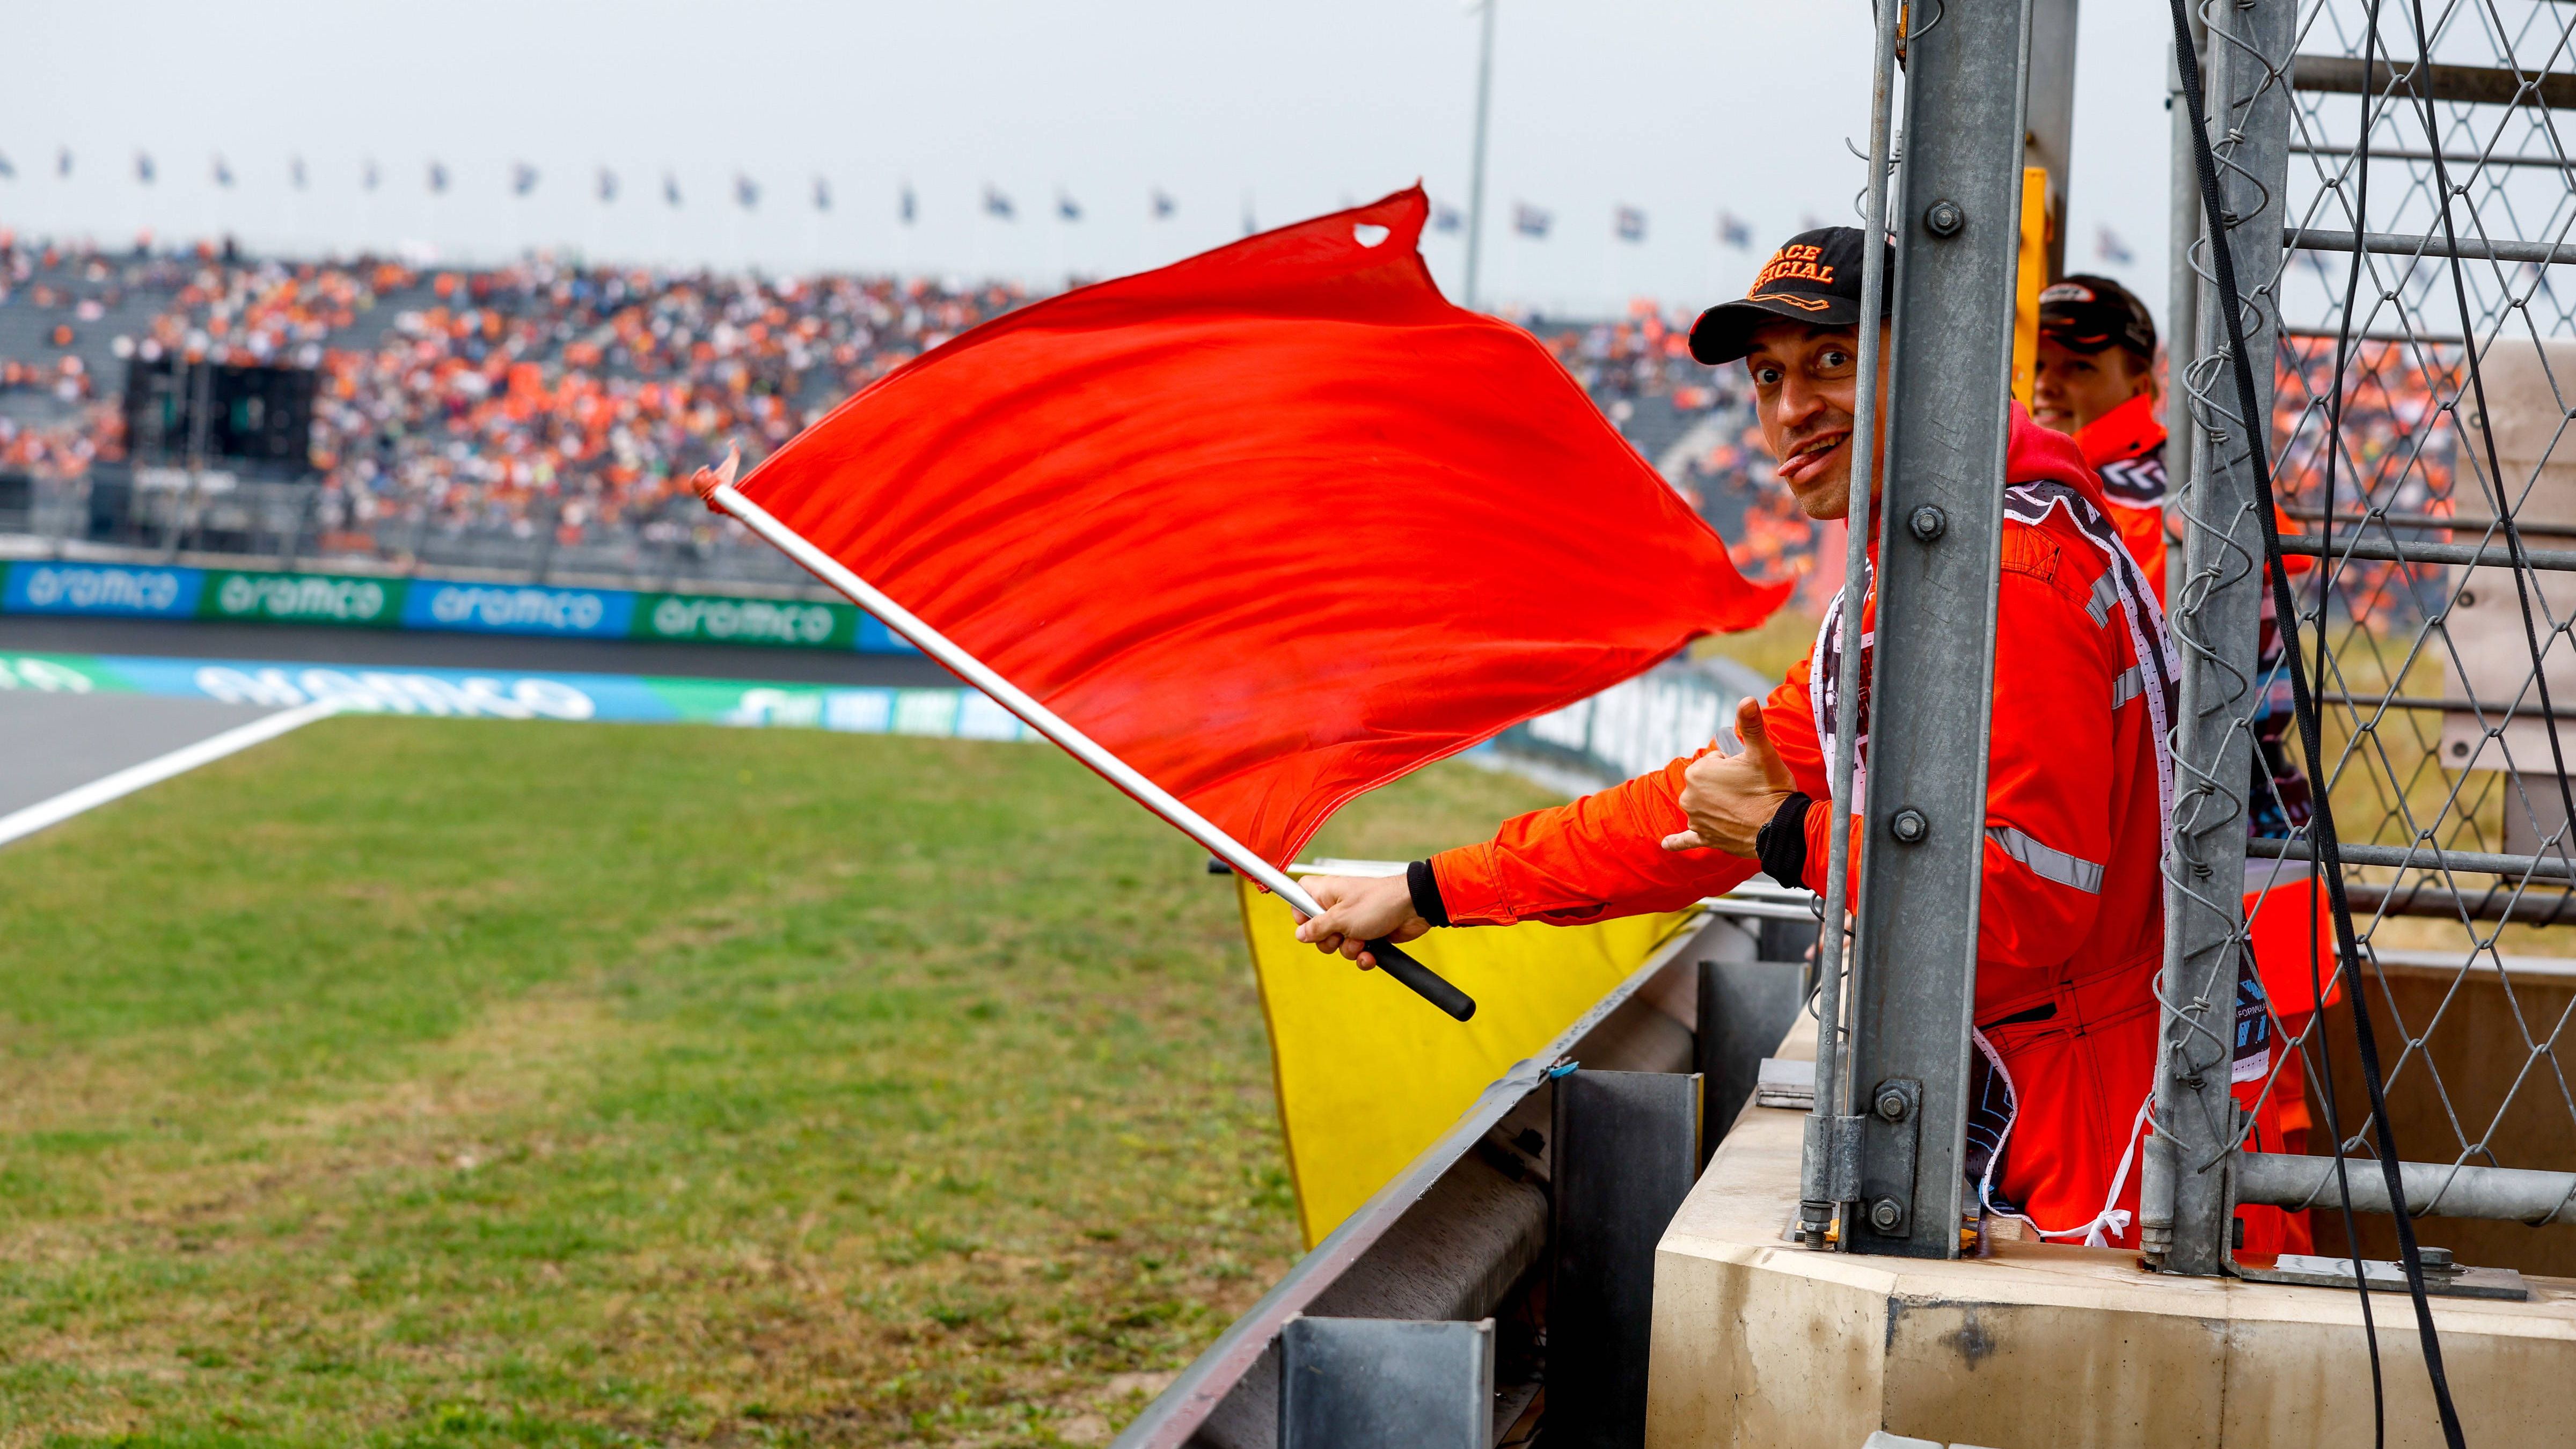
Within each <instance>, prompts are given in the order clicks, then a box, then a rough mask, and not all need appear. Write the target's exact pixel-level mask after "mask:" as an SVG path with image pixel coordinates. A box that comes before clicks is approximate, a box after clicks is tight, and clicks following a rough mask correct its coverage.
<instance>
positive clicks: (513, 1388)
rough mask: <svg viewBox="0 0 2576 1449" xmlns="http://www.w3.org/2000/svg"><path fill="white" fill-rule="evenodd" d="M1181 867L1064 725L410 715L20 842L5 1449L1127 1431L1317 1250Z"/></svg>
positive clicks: (1397, 998)
mask: <svg viewBox="0 0 2576 1449" xmlns="http://www.w3.org/2000/svg"><path fill="white" fill-rule="evenodd" d="M1545 801H1546V797H1544V796H1543V795H1541V794H1540V793H1539V792H1537V791H1536V790H1534V789H1533V788H1532V787H1529V786H1527V785H1524V784H1521V783H1519V782H1517V781H1513V780H1510V779H1507V778H1503V777H1499V776H1495V775H1491V774H1487V773H1484V772H1481V771H1478V770H1475V769H1472V768H1470V767H1467V766H1463V765H1457V764H1449V765H1442V766H1437V767H1434V768H1433V769H1431V770H1428V771H1425V772H1423V773H1422V774H1420V775H1417V776H1415V777H1414V778H1412V779H1410V780H1407V781H1405V782H1403V783H1401V784H1399V785H1397V786H1394V787H1392V788H1390V789H1388V790H1385V791H1381V792H1378V793H1377V794H1376V795H1374V796H1372V797H1371V798H1369V799H1368V800H1364V801H1362V802H1361V803H1360V804H1358V805H1356V806H1354V807H1353V808H1352V809H1351V810H1349V811H1346V812H1344V816H1343V818H1342V819H1340V820H1337V821H1336V822H1335V823H1334V825H1333V827H1332V828H1331V829H1330V830H1329V831H1328V832H1327V834H1326V836H1325V837H1324V838H1323V839H1322V840H1319V841H1318V842H1317V846H1316V849H1317V850H1318V851H1319V852H1324V853H1332V854H1342V855H1380V856H1386V855H1405V854H1412V853H1418V852H1420V851H1421V850H1424V849H1427V848H1430V847H1432V846H1436V845H1439V844H1444V843H1452V842H1455V841H1457V840H1461V839H1465V838H1470V837H1472V836H1475V835H1478V834H1481V833H1484V832H1486V831H1490V829H1491V828H1492V826H1493V823H1494V822H1495V821H1496V820H1497V819H1499V818H1501V817H1502V816H1504V815H1507V814H1510V813H1513V812H1515V811H1518V810H1523V809H1528V808H1532V807H1534V806H1536V805H1539V804H1543V803H1545ZM1203 860H1204V857H1203V855H1202V854H1201V853H1200V852H1199V851H1198V850H1196V849H1195V848H1194V847H1192V846H1191V845H1190V844H1189V843H1188V842H1187V841H1186V840H1184V839H1183V838H1182V837H1180V836H1179V835H1178V834H1176V833H1174V832H1173V831H1171V830H1170V829H1169V828H1168V827H1166V826H1164V825H1162V824H1161V823H1159V822H1157V821H1155V820H1153V819H1151V818H1150V817H1148V816H1146V815H1145V814H1144V813H1143V812H1142V811H1140V810H1138V809H1137V808H1136V807H1135V806H1133V805H1132V804H1130V803H1128V802H1127V801H1126V800H1125V799H1124V798H1123V797H1120V796H1119V795H1117V794H1116V793H1115V792H1113V791H1112V790H1110V789H1109V787H1107V786H1106V785H1104V784H1102V783H1101V782H1100V781H1099V780H1097V779H1096V778H1094V777H1093V776H1091V775H1090V774H1089V773H1088V772H1086V771H1084V770H1083V769H1082V768H1081V767H1079V766H1078V765H1075V764H1073V763H1072V762H1071V761H1069V760H1067V759H1065V758H1064V757H1062V756H1061V755H1059V754H1057V753H1056V752H1055V751H1053V750H1049V749H1046V748H1043V747H1039V746H1033V745H1026V744H977V743H969V742H959V741H949V740H923V739H903V738H883V737H853V736H843V735H830V734H822V733H809V732H801V731H752V730H716V729H706V728H694V727H674V726H615V725H561V724H503V723H492V722H479V721H443V720H422V719H388V718H343V719H335V720H329V721H325V722H323V723H320V724H317V725H314V726H311V727H308V728H306V729H304V730H302V731H300V732H298V733H296V734H294V735H291V736H288V737H286V738H284V739H282V740H279V741H276V742H273V743H270V744H268V745H265V746H262V747H261V748H259V749H258V750H255V751H252V752H250V753H247V754H244V755H239V756H235V757H233V758H231V759H227V760H224V761H221V762H219V763H217V764H215V765H212V766H209V767H206V768H205V769H202V770H199V771H197V772H195V773H193V774H190V775H187V776H183V777H181V778H180V779H177V780H175V781H172V782H170V783H167V784H164V785H160V786H157V787H155V788H154V789H152V790H150V791H147V792H145V793H143V794H141V795H138V796H135V797H132V798H129V799H126V800H124V801H120V802H118V803H116V804H114V805H111V806H109V807H106V808H104V809H102V810H99V811H97V812H94V813H92V814H90V815H87V816H83V817H81V818H79V819H77V820H74V821H72V822H70V823H68V824H66V825H63V826H60V827H57V828H55V829H53V830H51V831H48V832H46V833H44V834H42V835H40V836H36V837H32V838H30V839H27V840H25V841H21V842H19V843H18V844H16V845H13V846H10V847H8V848H7V849H5V850H0V1445H5V1446H17V1445H57V1444H131V1445H172V1446H182V1445H184V1446H218V1445H223V1446H229V1445H265V1444H291V1445H325V1444H328V1445H339V1444H364V1445H388V1446H391V1445H415V1444H418V1445H429V1444H442V1445H443V1444H462V1445H484V1444H494V1445H498V1444H546V1445H552V1444H571V1445H590V1444H630V1443H633V1444H643V1443H651V1444H669V1443H719V1444H764V1443H779V1444H853V1445H868V1444H897V1443H906V1444H908V1443H934V1444H936V1443H974V1444H996V1445H998V1444H1053V1443H1082V1442H1097V1441H1099V1440H1101V1439H1104V1438H1106V1437H1107V1435H1108V1434H1109V1433H1110V1432H1112V1431H1113V1430H1114V1429H1115V1428H1116V1427H1118V1426H1119V1425H1120V1424H1123V1423H1124V1422H1125V1420H1126V1419H1127V1418H1129V1417H1131V1416H1132V1415H1133V1414H1134V1413H1135V1412H1136V1411H1137V1410H1138V1409H1139V1408H1141V1407H1142V1406H1143V1404H1144V1403H1145V1402H1146V1400H1147V1399H1148V1398H1150V1397H1151V1394H1152V1392H1154V1391H1155V1390H1156V1389H1158V1388H1159V1386H1160V1384H1161V1383H1162V1382H1164V1381H1166V1380H1167V1379H1168V1376H1169V1374H1170V1372H1171V1370H1173V1369H1175V1368H1177V1367H1179V1366H1180V1365H1182V1364H1184V1363H1186V1362H1188V1360H1189V1358H1190V1357H1191V1356H1192V1355H1193V1354H1194V1353H1196V1352H1197V1351H1198V1349H1199V1348H1201V1347H1202V1346H1204V1345H1205V1344H1206V1343H1207V1342H1208V1341H1209V1340H1210V1339H1211V1338H1213V1337H1214V1336H1215V1334H1216V1333H1217V1332H1218V1331H1219V1330H1220V1329H1222V1328H1223V1326H1224V1325H1225V1323H1226V1322H1227V1321H1228V1320H1229V1319H1231V1318H1232V1317H1233V1316H1234V1315H1235V1314H1236V1313H1237V1312H1239V1311H1241V1309H1242V1308H1244V1307H1245V1306H1247V1305H1248V1304H1249V1303H1250V1302H1251V1301H1252V1300H1253V1299H1254V1298H1255V1297H1257V1296H1258V1295H1259V1294H1260V1293H1261V1291H1262V1290H1263V1289H1264V1288H1266V1287H1267V1286H1268V1285H1269V1284H1270V1283H1271V1282H1272V1281H1274V1280H1275V1279H1276V1277H1277V1276H1278V1274H1279V1273H1280V1272H1281V1271H1282V1270H1283V1269H1284V1268H1285V1267H1286V1265H1287V1263H1288V1262H1289V1261H1290V1259H1291V1258H1292V1257H1293V1256H1294V1253H1295V1251H1296V1248H1295V1244H1296V1229H1295V1217H1294V1213H1293V1210H1292V1208H1291V1206H1290V1201H1289V1195H1288V1183H1287V1177H1286V1173H1285V1171H1284V1166H1283V1161H1282V1158H1281V1154H1280V1149H1279V1141H1278V1129H1277V1124H1276V1121H1275V1118H1274V1115H1273V1107H1272V1100H1271V1093H1270V1080H1269V1064H1268V1061H1267V1054H1266V1048H1265V1046H1264V1041H1263V1035H1262V1027H1261V1015H1260V1009H1259V1006H1258V1003H1257V1001H1256V999H1255V996H1254V993H1253V990H1252V986H1251V981H1250V973H1249V969H1248V966H1247V964H1246V961H1245V958H1244V950H1243V945H1242V941H1241V936H1240V929H1239V927H1238V925H1237V923H1236V918H1235V911H1234V904H1233V898H1232V892H1231V890H1230V887H1229V884H1228V883H1227V882H1224V881H1221V880H1215V879H1211V878H1210V877H1209V876H1207V875H1206V874H1205V873H1204V866H1203ZM1387 1009H1388V1010H1391V1011H1413V1010H1421V1009H1423V1008H1422V1007H1421V1005H1420V1003H1418V1002H1416V1001H1414V1000H1412V999H1411V998H1410V997H1407V996H1405V995H1404V994H1403V993H1401V992H1398V991H1394V990H1392V989H1390V991H1389V993H1388V997H1387Z"/></svg>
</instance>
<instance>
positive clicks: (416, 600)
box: [402, 579, 635, 639]
mask: <svg viewBox="0 0 2576 1449" xmlns="http://www.w3.org/2000/svg"><path fill="white" fill-rule="evenodd" d="M634 622H635V595H634V594H632V593H630V592H628V591H627V590H625V589H557V588H546V587H542V586H539V585H535V584H467V583H451V582H447V581H445V580H438V579H418V580H415V581H413V583H412V586H411V595H410V597H408V598H406V599H405V600H403V612H402V625H403V627H404V628H406V629H453V630H462V631H465V632H468V633H475V634H538V635H551V636H555V637H559V638H585V639H623V638H625V637H626V636H627V632H628V630H629V629H631V628H632V627H633V625H634Z"/></svg>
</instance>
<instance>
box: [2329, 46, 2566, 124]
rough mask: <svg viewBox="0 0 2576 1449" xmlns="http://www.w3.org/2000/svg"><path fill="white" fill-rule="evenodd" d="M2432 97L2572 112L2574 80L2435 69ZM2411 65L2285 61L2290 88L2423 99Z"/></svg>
mask: <svg viewBox="0 0 2576 1449" xmlns="http://www.w3.org/2000/svg"><path fill="white" fill-rule="evenodd" d="M2431 69H2432V81H2433V94H2434V95H2435V96H2437V97H2439V98H2440V99H2442V100H2445V101H2468V102H2475V103H2477V104H2479V105H2488V106H2545V107H2547V108H2548V109H2550V110H2553V111H2569V110H2576V75H2570V74H2568V73H2567V72H2565V71H2548V70H2535V71H2512V70H2507V69H2505V68H2504V67H2502V66H2487V65H2437V66H2434V67H2432V68H2431ZM2415 82H2416V66H2415V64H2414V63H2413V62H2412V61H2399V62H2397V63H2396V64H2394V65H2391V64H2390V63H2389V62H2387V61H2384V60H2376V61H2371V62H2369V63H2368V64H2367V65H2366V66H2365V65H2364V63H2363V61H2362V58H2361V57H2360V56H2357V55H2302V56H2298V57H2295V58H2294V59H2292V60H2291V62H2290V85H2291V86H2292V88H2294V89H2297V90H2303V91H2313V92H2317V93H2319V94H2323V95H2345V96H2385V95H2406V96H2416V95H2421V94H2423V90H2422V88H2421V87H2419V86H2418V85H2417V84H2416V83H2415Z"/></svg>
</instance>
